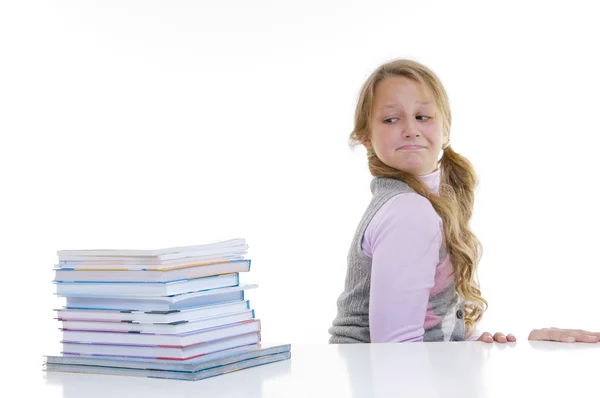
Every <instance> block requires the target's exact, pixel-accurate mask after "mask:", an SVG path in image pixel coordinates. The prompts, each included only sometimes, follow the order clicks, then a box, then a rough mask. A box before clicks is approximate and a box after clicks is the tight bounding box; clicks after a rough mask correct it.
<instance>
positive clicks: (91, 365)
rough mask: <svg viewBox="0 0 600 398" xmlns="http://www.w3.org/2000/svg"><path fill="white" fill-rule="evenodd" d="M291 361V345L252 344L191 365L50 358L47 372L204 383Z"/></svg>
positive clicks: (46, 361)
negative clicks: (244, 370)
mask: <svg viewBox="0 0 600 398" xmlns="http://www.w3.org/2000/svg"><path fill="white" fill-rule="evenodd" d="M290 357H291V345H290V344H281V345H265V344H252V345H248V346H244V347H237V348H235V349H231V350H225V351H222V352H215V353H212V354H209V355H205V356H203V357H200V358H196V359H194V360H188V361H159V360H154V361H141V360H137V361H136V360H125V359H120V358H94V357H83V356H82V357H79V356H47V357H46V360H45V363H44V370H46V371H50V372H69V373H95V374H105V375H120V376H138V377H153V378H162V379H177V380H202V379H206V378H209V377H214V376H218V375H222V374H225V373H231V372H235V371H239V370H242V369H247V368H250V367H254V366H260V365H265V364H269V363H273V362H278V361H283V360H287V359H289V358H290Z"/></svg>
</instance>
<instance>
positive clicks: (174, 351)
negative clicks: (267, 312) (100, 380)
mask: <svg viewBox="0 0 600 398" xmlns="http://www.w3.org/2000/svg"><path fill="white" fill-rule="evenodd" d="M260 341H261V337H260V331H258V332H251V333H246V334H240V335H237V336H231V337H228V338H223V339H218V340H214V341H207V342H203V343H200V344H194V345H191V346H187V347H169V346H144V345H122V344H90V343H67V342H63V343H62V351H61V354H62V355H79V356H95V357H120V358H131V359H143V360H149V359H156V360H191V359H194V358H198V357H200V356H202V355H206V354H210V353H213V352H217V351H222V350H227V349H230V348H234V347H241V346H245V345H248V344H256V343H259V342H260Z"/></svg>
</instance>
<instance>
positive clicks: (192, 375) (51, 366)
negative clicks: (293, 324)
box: [44, 351, 291, 381]
mask: <svg viewBox="0 0 600 398" xmlns="http://www.w3.org/2000/svg"><path fill="white" fill-rule="evenodd" d="M290 357H291V352H290V351H285V352H280V353H276V354H269V355H261V356H258V357H253V358H250V359H245V360H240V361H237V362H232V363H228V364H226V365H220V366H215V367H212V368H207V369H204V370H200V371H197V372H177V371H165V370H153V369H132V368H118V367H106V366H87V365H69V364H56V363H46V364H45V365H44V370H45V371H50V372H71V373H73V372H74V373H87V374H103V375H119V376H137V377H150V378H160V379H174V380H189V381H197V380H203V379H206V378H209V377H214V376H219V375H223V374H227V373H232V372H236V371H239V370H242V369H248V368H251V367H255V366H261V365H266V364H269V363H274V362H279V361H284V360H287V359H290Z"/></svg>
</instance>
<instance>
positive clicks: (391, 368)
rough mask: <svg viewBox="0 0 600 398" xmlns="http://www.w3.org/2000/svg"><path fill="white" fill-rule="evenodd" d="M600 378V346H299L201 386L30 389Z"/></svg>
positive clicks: (188, 389) (99, 381) (250, 389)
mask: <svg viewBox="0 0 600 398" xmlns="http://www.w3.org/2000/svg"><path fill="white" fill-rule="evenodd" d="M40 368H41V367H40ZM598 376H600V344H593V345H589V344H582V343H578V344H561V343H548V342H529V341H519V342H517V343H512V344H507V345H500V344H493V345H492V344H490V345H488V344H484V343H480V342H475V343H463V342H461V343H406V344H349V345H327V344H322V345H300V344H293V345H292V359H291V360H289V361H284V362H279V363H274V364H269V365H265V366H261V367H256V368H252V369H246V370H243V371H239V372H236V373H231V374H227V375H222V376H218V377H214V378H211V379H206V380H201V381H192V382H190V381H173V380H158V379H147V378H136V377H123V376H102V375H80V374H67V373H51V372H42V371H40V375H39V377H36V376H34V377H33V379H36V380H37V381H36V380H31V384H30V385H29V386H28V387H30V388H35V385H37V388H35V389H36V390H38V391H33V392H37V393H38V394H37V395H36V396H44V397H60V396H63V397H66V398H76V397H77V398H79V397H86V398H117V397H127V398H136V397H144V398H159V397H160V398H163V397H164V398H176V397H186V398H190V397H212V396H215V397H223V398H225V397H354V398H357V397H463V398H464V397H478V398H481V397H541V396H544V397H554V396H564V397H573V396H576V394H577V393H580V394H582V395H579V396H585V397H600V389H599V388H598V387H599V386H598V382H597V380H598ZM39 393H42V394H39Z"/></svg>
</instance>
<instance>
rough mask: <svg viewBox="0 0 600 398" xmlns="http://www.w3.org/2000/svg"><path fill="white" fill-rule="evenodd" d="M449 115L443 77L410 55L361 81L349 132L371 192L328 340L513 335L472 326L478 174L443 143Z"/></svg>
mask: <svg viewBox="0 0 600 398" xmlns="http://www.w3.org/2000/svg"><path fill="white" fill-rule="evenodd" d="M451 120H452V118H451V113H450V105H449V101H448V97H447V94H446V91H445V89H444V87H443V85H442V83H441V82H440V80H439V78H438V77H437V76H436V75H435V74H434V73H433V72H432V71H431V70H430V69H428V68H427V67H425V66H424V65H422V64H420V63H418V62H415V61H411V60H396V61H393V62H389V63H386V64H384V65H382V66H380V67H379V68H377V70H375V71H374V72H373V73H372V74H371V76H370V77H369V78H368V79H367V81H366V82H365V84H364V85H363V87H362V90H361V93H360V96H359V100H358V104H357V107H356V112H355V119H354V123H355V125H354V131H353V132H352V134H351V140H352V141H353V143H354V144H355V145H357V144H361V145H364V146H365V148H366V149H367V156H368V163H369V169H370V171H371V174H372V175H373V176H374V177H375V178H374V179H373V180H372V182H371V187H370V188H371V192H372V194H373V197H372V199H371V202H370V204H369V206H368V207H367V209H366V211H365V212H364V215H363V217H362V219H361V221H360V222H359V225H358V228H357V230H356V234H355V236H354V239H353V241H352V244H351V247H350V250H349V253H348V269H347V273H346V279H345V288H344V291H343V292H342V293H341V295H340V296H339V298H338V301H337V308H338V313H337V316H336V317H335V319H334V321H333V326H332V327H331V328H330V329H329V333H330V334H331V337H330V343H369V342H373V343H375V342H404V341H463V340H478V341H484V342H493V341H497V342H500V343H506V342H508V341H510V342H514V341H516V338H515V337H514V336H513V335H511V334H509V335H507V336H505V335H503V334H502V333H496V334H495V335H493V336H492V335H491V334H490V333H487V332H486V333H481V332H479V331H477V330H476V325H477V323H478V322H479V321H480V320H481V317H482V315H483V313H484V311H485V310H486V308H487V302H486V300H485V299H484V298H483V296H482V295H481V291H480V289H479V284H478V282H477V280H476V271H477V265H478V263H479V259H480V255H481V245H480V243H479V241H478V239H477V238H476V236H475V235H474V234H473V232H472V231H471V229H470V227H469V220H470V219H471V215H472V211H473V200H474V188H475V184H476V177H475V172H474V170H473V167H472V165H471V163H470V162H469V161H468V160H467V159H466V158H465V157H463V156H461V155H459V154H458V153H456V152H454V150H453V149H452V148H451V146H450V126H451ZM440 154H441V157H440ZM599 337H600V334H598V333H589V332H585V331H574V330H563V329H543V330H534V331H532V333H531V334H530V336H529V338H530V339H532V340H555V341H572V340H576V341H588V342H597V341H598V338H599Z"/></svg>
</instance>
